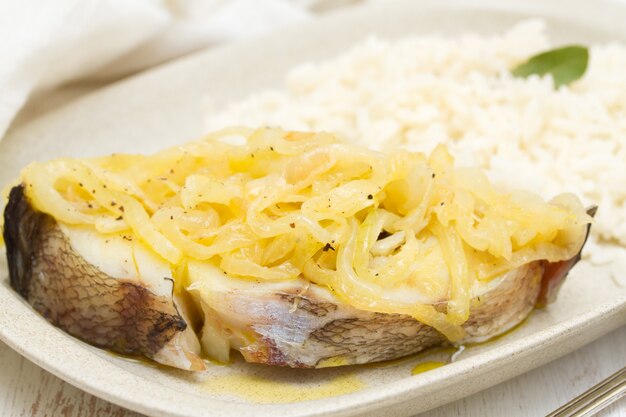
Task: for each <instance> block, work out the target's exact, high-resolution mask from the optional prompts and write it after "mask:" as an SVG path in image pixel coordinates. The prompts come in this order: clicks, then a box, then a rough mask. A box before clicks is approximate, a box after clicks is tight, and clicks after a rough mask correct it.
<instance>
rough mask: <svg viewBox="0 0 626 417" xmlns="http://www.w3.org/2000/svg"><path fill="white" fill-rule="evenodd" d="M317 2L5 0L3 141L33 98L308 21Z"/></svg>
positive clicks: (0, 76) (0, 71)
mask: <svg viewBox="0 0 626 417" xmlns="http://www.w3.org/2000/svg"><path fill="white" fill-rule="evenodd" d="M319 3H320V0H55V1H44V0H24V1H17V0H4V1H0V39H2V42H1V46H0V138H1V137H2V136H3V135H4V133H5V131H6V129H7V128H8V127H9V125H10V124H11V121H12V120H13V118H14V117H15V115H16V114H17V113H18V111H19V110H20V109H21V108H22V107H23V106H24V104H25V103H26V102H27V101H28V100H29V98H31V99H36V98H38V97H41V95H42V94H45V93H47V92H50V91H51V90H53V89H54V88H57V87H59V86H61V85H63V84H66V83H68V82H73V81H76V80H85V79H92V80H93V79H99V80H103V79H106V80H108V79H116V78H119V77H121V76H124V75H127V74H129V73H132V72H135V71H138V70H141V69H144V68H146V67H149V66H152V65H155V64H158V63H161V62H164V61H166V60H169V59H171V58H174V57H177V56H180V55H183V54H186V53H189V52H191V51H194V50H197V49H200V48H203V47H206V46H210V45H214V44H217V43H221V42H224V41H228V40H233V39H241V38H246V37H250V36H255V35H259V34H262V33H265V32H267V31H269V30H273V29H275V28H278V27H281V26H285V25H288V24H293V23H298V22H302V21H305V20H308V19H309V18H310V17H311V15H312V12H311V11H310V9H311V8H313V7H316V4H317V6H319Z"/></svg>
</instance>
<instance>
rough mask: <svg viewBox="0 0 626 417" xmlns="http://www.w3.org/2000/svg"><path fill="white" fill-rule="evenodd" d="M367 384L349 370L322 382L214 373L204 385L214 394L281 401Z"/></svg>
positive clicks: (331, 394)
mask: <svg viewBox="0 0 626 417" xmlns="http://www.w3.org/2000/svg"><path fill="white" fill-rule="evenodd" d="M366 386H367V385H366V384H365V383H364V382H363V381H362V380H360V379H359V378H358V377H357V376H356V375H354V374H352V373H347V374H344V375H340V376H337V377H334V378H332V379H330V380H328V381H323V382H321V383H319V384H298V383H293V382H282V381H274V380H271V379H267V378H262V377H259V376H256V375H248V374H238V375H222V376H217V377H212V378H210V379H208V380H207V381H205V382H204V388H205V389H206V390H207V391H210V392H211V393H213V394H216V393H219V394H234V395H236V396H238V397H241V398H243V399H245V400H248V401H251V402H255V403H265V404H278V403H293V402H298V401H307V400H317V399H320V398H328V397H334V396H337V395H343V394H349V393H351V392H356V391H359V390H361V389H363V388H365V387H366Z"/></svg>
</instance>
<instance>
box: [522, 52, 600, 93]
mask: <svg viewBox="0 0 626 417" xmlns="http://www.w3.org/2000/svg"><path fill="white" fill-rule="evenodd" d="M588 63H589V50H588V49H587V48H586V47H584V46H580V45H572V46H564V47H562V48H557V49H552V50H550V51H546V52H542V53H540V54H538V55H535V56H533V57H531V58H530V59H529V60H528V61H526V62H525V63H523V64H521V65H519V66H517V67H515V68H514V69H513V70H512V71H511V73H512V74H513V75H514V76H515V77H523V78H526V77H528V76H529V75H533V74H537V75H546V74H550V75H552V78H553V79H554V87H555V88H559V87H560V86H562V85H567V84H569V83H572V82H574V81H576V80H577V79H579V78H580V77H582V76H583V75H584V74H585V71H586V70H587V64H588Z"/></svg>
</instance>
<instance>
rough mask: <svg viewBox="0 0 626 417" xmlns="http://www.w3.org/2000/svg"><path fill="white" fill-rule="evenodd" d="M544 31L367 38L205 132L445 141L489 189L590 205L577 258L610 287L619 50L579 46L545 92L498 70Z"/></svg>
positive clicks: (411, 143) (620, 211)
mask: <svg viewBox="0 0 626 417" xmlns="http://www.w3.org/2000/svg"><path fill="white" fill-rule="evenodd" d="M544 26H545V25H544V24H543V23H542V22H540V21H536V20H534V21H526V22H522V23H521V24H519V25H517V26H515V27H513V28H512V29H511V30H509V31H508V32H506V33H504V34H501V35H498V36H476V35H469V34H468V35H465V36H460V37H454V38H443V37H435V36H424V37H411V38H406V39H404V40H400V41H393V42H390V41H385V40H381V39H377V38H371V39H368V40H366V41H364V42H362V43H361V44H359V45H357V46H355V47H354V48H353V49H351V50H349V51H347V52H346V53H345V54H343V55H341V56H338V57H336V58H335V59H332V60H330V61H327V62H322V63H315V64H306V65H303V66H301V67H298V68H295V69H293V70H292V71H291V72H290V73H289V74H288V75H287V78H286V80H285V85H284V88H283V89H282V90H280V91H267V92H263V93H260V94H258V95H255V96H252V97H249V98H248V99H246V100H244V101H242V102H240V103H234V104H232V105H231V106H229V107H228V108H227V109H226V110H225V111H223V112H221V113H218V114H212V115H211V116H210V118H209V128H210V129H212V130H213V129H218V128H221V127H223V126H227V125H232V124H245V125H250V126H260V125H272V126H281V127H283V128H286V129H300V130H316V131H317V130H329V131H334V132H336V133H339V134H341V135H343V136H344V137H345V138H347V139H348V140H350V141H354V142H361V143H366V144H368V145H370V146H372V147H374V148H379V149H381V148H388V147H389V146H392V145H393V146H396V145H397V146H402V147H406V148H408V149H411V150H419V151H426V152H428V151H430V150H431V149H432V148H433V147H434V146H435V145H436V144H438V143H445V144H447V145H448V146H449V148H450V149H451V151H452V153H453V155H454V156H455V157H456V159H457V163H458V164H460V165H474V166H476V165H477V166H480V167H482V168H484V169H485V170H486V171H487V173H488V175H489V177H490V178H491V179H492V181H494V182H495V183H496V184H497V185H499V186H502V187H507V188H511V187H513V188H525V189H530V190H534V191H535V192H538V193H540V194H541V195H543V196H544V197H545V198H549V197H551V196H553V195H555V194H558V193H561V192H564V191H569V192H573V193H576V194H578V195H579V196H580V197H581V198H582V199H583V201H584V202H585V203H586V204H597V205H599V206H600V210H599V212H598V215H597V218H596V220H597V222H596V224H595V225H594V226H593V237H594V239H592V240H593V241H592V242H589V251H588V253H589V254H590V256H591V261H592V262H594V263H612V265H613V269H614V271H615V275H617V276H618V277H622V276H624V275H625V274H626V273H625V272H624V271H626V261H625V259H626V256H624V255H625V254H626V250H624V247H626V72H625V71H624V68H626V47H624V46H622V45H616V44H609V45H598V46H593V47H591V48H590V66H589V68H588V70H587V73H586V74H585V76H584V77H583V78H582V79H581V80H579V81H577V82H575V83H574V84H572V85H570V86H569V87H562V88H560V89H559V90H558V91H555V89H554V88H553V82H552V79H551V77H544V78H539V77H530V78H528V79H519V78H514V77H512V76H511V75H510V72H509V70H510V68H512V67H514V66H515V65H516V64H518V63H520V62H522V61H525V60H526V59H527V58H528V57H529V56H531V55H533V54H535V53H537V52H540V51H543V50H546V49H549V48H550V47H552V46H553V45H551V43H550V41H549V39H548V38H547V36H546V34H545V27H544ZM598 242H602V246H598V245H599V243H598ZM608 243H615V244H618V245H612V246H609V245H608ZM618 279H619V278H618ZM622 279H623V278H622Z"/></svg>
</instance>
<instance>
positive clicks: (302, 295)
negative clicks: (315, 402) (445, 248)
mask: <svg viewBox="0 0 626 417" xmlns="http://www.w3.org/2000/svg"><path fill="white" fill-rule="evenodd" d="M543 272H544V263H543V262H541V261H538V262H533V263H531V264H527V265H524V266H522V267H520V268H517V269H515V270H513V271H510V272H509V273H507V274H506V276H504V277H503V279H502V280H501V281H500V282H499V284H498V285H497V286H495V287H494V288H493V289H489V290H488V291H486V292H485V293H484V294H482V295H480V297H478V298H476V299H474V300H473V301H472V306H471V308H470V318H469V319H468V320H467V321H466V322H465V323H464V325H463V329H464V330H465V337H464V339H462V340H460V341H459V343H470V342H477V341H482V340H485V339H488V338H491V337H494V336H496V335H498V334H500V333H503V332H505V331H507V330H508V329H510V328H512V327H514V326H515V325H517V324H518V323H520V322H521V321H522V320H524V319H525V318H526V316H528V314H529V313H530V312H531V311H532V310H533V308H534V307H535V304H536V301H537V297H538V295H539V291H540V288H541V279H542V275H543ZM214 279H220V277H219V275H218V276H216V277H215V278H214ZM221 280H222V281H221V283H220V285H216V286H215V287H213V286H209V287H207V288H208V291H207V292H205V293H204V296H205V297H206V296H208V297H210V299H207V300H206V301H207V303H208V304H209V305H210V306H211V314H214V315H216V317H215V318H216V319H217V320H218V321H219V322H221V323H223V326H224V327H225V329H226V331H228V332H230V333H232V334H237V333H242V332H246V331H248V332H249V331H252V332H253V333H254V337H252V338H248V340H251V342H249V341H247V340H239V341H238V342H236V343H234V344H233V348H236V349H238V350H239V352H241V354H242V355H243V357H244V358H245V360H246V361H248V362H255V363H262V364H267V365H278V366H289V367H292V368H319V367H328V366H342V365H355V364H363V363H370V362H380V361H386V360H391V359H396V358H400V357H402V356H407V355H411V354H414V353H418V352H420V351H422V350H424V349H427V348H429V347H434V346H444V345H450V342H449V341H448V340H447V338H446V337H445V336H444V335H442V334H441V333H439V332H438V331H437V330H435V329H434V328H432V327H430V326H428V325H426V324H423V323H421V322H419V321H417V320H415V319H414V318H412V317H410V316H408V315H401V314H384V313H376V312H371V311H364V310H359V309H357V308H354V307H352V306H350V305H348V304H346V303H343V302H341V301H339V300H338V299H337V298H336V297H335V296H334V295H333V294H332V293H330V292H329V291H328V290H326V289H325V288H322V287H320V286H318V285H315V284H310V283H307V282H304V280H302V281H301V282H300V284H297V285H294V284H293V283H288V284H285V288H284V290H280V289H276V290H274V292H273V293H269V294H267V295H266V296H264V297H261V296H260V295H259V288H258V286H255V285H254V284H248V283H246V282H245V281H243V280H240V281H237V280H236V279H235V280H233V279H232V278H230V277H225V278H224V277H222V278H221ZM231 282H236V283H237V284H234V285H233V284H231ZM229 285H230V287H229ZM440 308H445V306H440ZM233 317H236V319H233Z"/></svg>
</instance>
